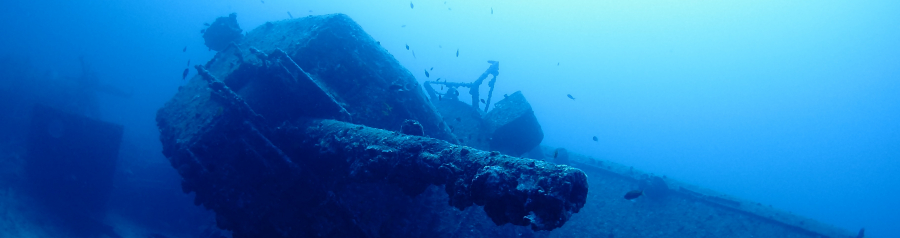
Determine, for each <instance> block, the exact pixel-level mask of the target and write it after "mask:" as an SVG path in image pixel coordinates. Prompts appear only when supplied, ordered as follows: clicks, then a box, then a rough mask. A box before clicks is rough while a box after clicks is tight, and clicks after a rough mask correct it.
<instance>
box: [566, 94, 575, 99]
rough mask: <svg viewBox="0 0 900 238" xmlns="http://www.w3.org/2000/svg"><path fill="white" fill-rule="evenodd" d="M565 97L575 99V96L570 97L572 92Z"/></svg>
mask: <svg viewBox="0 0 900 238" xmlns="http://www.w3.org/2000/svg"><path fill="white" fill-rule="evenodd" d="M566 97H569V99H572V100H575V97H572V94H566Z"/></svg>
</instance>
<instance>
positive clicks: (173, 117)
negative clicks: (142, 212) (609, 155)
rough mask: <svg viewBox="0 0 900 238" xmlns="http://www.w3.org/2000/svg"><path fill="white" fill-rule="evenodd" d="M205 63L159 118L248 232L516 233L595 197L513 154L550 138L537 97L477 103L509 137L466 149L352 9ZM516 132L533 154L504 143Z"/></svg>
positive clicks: (176, 159)
mask: <svg viewBox="0 0 900 238" xmlns="http://www.w3.org/2000/svg"><path fill="white" fill-rule="evenodd" d="M232 18H233V17H232ZM220 20H228V18H220ZM213 26H216V23H214V24H213ZM211 28H212V27H211ZM207 32H209V31H207ZM207 41H208V42H209V39H207ZM210 47H211V48H213V47H212V46H210ZM497 65H498V63H496V62H494V63H492V68H493V70H489V71H491V72H486V73H485V75H482V77H481V78H480V79H479V82H480V81H482V80H484V78H486V77H487V75H493V76H494V78H493V79H492V80H491V82H492V83H491V85H492V84H493V82H494V81H495V80H496V75H497V69H498V68H497ZM196 68H197V71H198V75H197V76H195V77H194V78H192V79H191V80H190V81H189V82H188V84H187V85H185V86H183V87H182V88H180V89H179V92H178V93H177V94H176V95H175V96H174V97H173V98H172V99H171V100H170V101H169V102H168V103H166V105H165V106H164V107H163V108H161V109H160V110H159V111H158V113H157V123H158V127H159V129H160V133H161V135H160V140H161V141H162V144H163V154H164V155H165V156H166V157H167V158H168V159H169V161H170V162H171V164H172V166H173V167H174V168H176V169H177V170H178V173H179V174H180V175H181V176H182V178H183V182H182V188H183V191H184V192H186V193H189V192H194V193H196V197H195V204H197V205H201V204H202V205H203V206H205V207H206V208H208V209H212V210H213V211H215V212H216V214H217V217H216V220H217V223H218V226H219V227H220V228H223V229H227V230H231V231H233V232H234V233H233V235H234V237H448V236H450V235H456V236H465V237H473V236H497V235H503V236H513V235H517V234H522V233H523V232H532V231H531V230H534V231H537V230H552V229H554V228H558V227H560V226H562V225H563V224H565V223H566V221H568V220H569V218H570V217H571V215H572V214H573V213H576V212H578V211H579V209H581V208H582V207H583V206H584V203H585V200H586V197H587V192H588V187H587V186H588V185H587V182H586V181H587V177H586V176H585V174H584V173H583V172H582V171H581V170H579V169H575V168H573V167H569V166H565V165H556V164H552V163H547V162H543V161H539V160H532V159H522V158H517V157H512V156H508V155H505V154H509V155H520V154H522V153H524V152H527V151H528V150H530V149H533V148H534V147H535V146H537V144H539V143H540V138H542V137H543V134H542V132H540V126H539V125H537V121H536V120H535V119H534V114H533V112H532V111H531V107H530V106H529V105H528V104H527V102H525V100H524V97H523V96H522V95H521V93H517V94H513V95H512V96H510V97H507V98H506V99H505V100H504V101H505V102H504V101H501V102H498V103H497V106H496V108H495V109H494V110H493V111H491V112H489V113H488V114H486V117H485V119H482V116H481V114H480V112H478V110H476V108H475V107H471V106H466V107H467V108H469V109H471V110H475V111H471V110H469V111H461V112H466V113H474V114H472V115H470V116H471V118H467V120H469V121H467V123H468V124H466V125H468V126H469V127H472V128H474V129H478V130H479V131H482V130H480V129H486V130H483V131H484V132H480V134H479V136H482V137H486V135H487V136H493V137H494V138H493V139H490V138H485V139H486V140H485V141H484V143H483V144H480V145H479V146H473V147H475V148H473V147H469V146H463V145H460V144H459V143H460V142H461V141H463V140H458V139H461V138H460V137H461V134H459V133H458V132H457V133H454V132H452V129H451V127H450V126H448V124H449V123H448V122H446V121H447V120H448V117H456V116H455V115H448V114H439V113H438V110H436V108H435V106H434V105H433V104H432V102H434V101H435V100H433V99H432V100H429V99H428V98H427V97H426V96H425V93H424V92H423V91H422V89H421V88H420V87H419V85H418V83H417V81H416V79H415V78H414V77H413V76H412V74H411V73H410V72H409V71H408V70H406V69H404V68H403V67H402V66H400V64H399V63H398V62H397V61H396V60H395V59H394V58H393V57H392V56H391V55H390V54H389V53H388V52H387V51H386V50H384V49H383V48H381V47H380V45H378V44H377V43H376V42H375V40H373V39H372V38H371V37H370V36H369V35H368V34H366V33H365V32H364V31H363V30H362V29H361V28H360V27H359V26H358V25H357V24H356V23H355V22H353V21H352V20H350V19H349V18H348V17H347V16H345V15H342V14H335V15H325V16H315V17H312V16H310V17H306V18H298V19H291V20H285V21H280V22H276V23H266V24H264V25H263V26H260V27H258V28H256V29H254V30H253V31H251V32H249V33H248V34H246V35H245V36H243V37H241V38H232V39H231V42H230V43H229V44H227V46H226V47H224V48H222V49H221V50H220V51H219V52H218V54H216V56H215V57H214V59H212V60H211V61H209V63H207V64H206V65H204V66H197V67H196ZM489 98H490V96H489ZM478 101H479V100H474V101H473V102H474V103H473V104H475V105H477V102H478ZM457 102H458V101H457ZM476 107H477V106H476ZM492 113H493V114H496V115H493V114H492ZM452 122H455V123H460V124H461V123H463V120H462V119H461V118H460V119H458V120H457V119H453V121H452ZM516 125H519V126H525V127H528V128H527V129H528V130H526V131H528V132H527V133H531V135H530V137H529V138H530V140H531V141H530V142H528V143H527V144H526V145H525V146H521V147H527V148H525V149H520V148H518V147H516V146H512V147H510V148H512V149H509V148H507V147H509V146H508V145H503V142H500V141H499V140H505V139H506V138H505V137H502V136H503V135H515V134H517V133H520V132H518V131H511V130H512V129H508V128H506V127H515V126H516ZM535 126H536V127H535ZM401 129H402V131H403V132H404V133H405V134H404V133H400V132H398V131H401ZM474 129H473V130H474ZM498 135H500V136H498ZM538 135H539V136H538ZM466 136H468V135H466ZM535 139H537V142H536V143H534V142H533V141H534V140H535ZM504 146H507V147H504ZM495 147H496V148H504V149H493V150H495V151H493V152H488V151H484V150H479V149H477V148H482V149H491V148H495ZM523 150H524V151H523ZM501 152H503V153H501ZM517 153H518V154H517ZM431 185H435V186H431ZM472 205H479V206H483V211H484V212H483V213H482V212H480V211H478V210H472V209H466V208H468V207H471V206H472ZM473 211H474V212H473ZM491 221H492V222H491ZM507 223H510V224H513V225H516V226H502V227H499V228H496V229H494V231H492V232H489V233H483V230H486V229H487V228H490V227H496V226H495V225H494V224H496V225H502V224H507ZM486 224H489V225H490V226H487V225H486ZM529 228H530V229H529Z"/></svg>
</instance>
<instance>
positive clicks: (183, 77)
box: [181, 68, 191, 80]
mask: <svg viewBox="0 0 900 238" xmlns="http://www.w3.org/2000/svg"><path fill="white" fill-rule="evenodd" d="M190 71H191V70H190V68H187V69H184V73H181V80H184V79H186V78H187V74H188V72H190Z"/></svg>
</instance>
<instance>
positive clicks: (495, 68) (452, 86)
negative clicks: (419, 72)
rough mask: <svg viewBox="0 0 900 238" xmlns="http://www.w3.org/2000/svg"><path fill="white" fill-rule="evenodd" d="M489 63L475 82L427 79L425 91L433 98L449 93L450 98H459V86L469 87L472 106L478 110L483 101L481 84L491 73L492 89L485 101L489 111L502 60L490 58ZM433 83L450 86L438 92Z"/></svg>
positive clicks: (490, 85) (489, 83)
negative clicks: (445, 90)
mask: <svg viewBox="0 0 900 238" xmlns="http://www.w3.org/2000/svg"><path fill="white" fill-rule="evenodd" d="M488 63H490V64H491V66H490V67H488V69H487V70H485V71H484V73H482V74H481V76H478V79H476V80H475V81H474V82H471V83H457V82H447V80H444V82H441V81H438V80H435V81H425V91H426V92H428V96H430V97H431V98H432V99H433V98H438V97H439V96H448V95H449V96H450V97H448V98H449V99H458V98H457V97H458V96H459V90H457V88H459V87H466V88H469V94H470V95H472V107H474V108H475V109H476V110H481V108H479V106H478V103H479V102H480V101H481V99H480V96H479V95H480V94H479V91H478V90H479V88H480V87H481V84H482V83H483V82H484V80H485V79H487V77H488V76H489V75H490V76H493V77H492V78H491V81H489V82H488V87H490V90H489V91H488V96H487V100H486V101H485V106H484V112H487V111H488V109H489V107H490V105H491V97H492V96H493V94H494V83H496V82H497V75H500V62H497V61H493V60H489V61H488ZM431 84H440V85H444V86H447V87H448V89H447V93H438V92H437V91H436V90H434V87H432V86H431Z"/></svg>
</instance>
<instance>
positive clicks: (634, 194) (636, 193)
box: [625, 190, 644, 200]
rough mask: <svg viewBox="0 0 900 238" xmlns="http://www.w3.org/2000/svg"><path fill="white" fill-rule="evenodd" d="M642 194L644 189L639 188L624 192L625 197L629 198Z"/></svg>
mask: <svg viewBox="0 0 900 238" xmlns="http://www.w3.org/2000/svg"><path fill="white" fill-rule="evenodd" d="M641 195H644V191H641V190H631V191H630V192H628V193H626V194H625V199H628V200H631V199H635V198H638V197H640V196H641Z"/></svg>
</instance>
